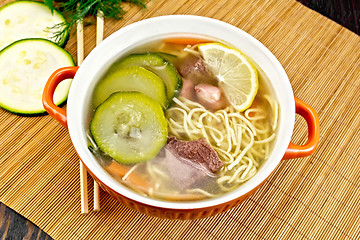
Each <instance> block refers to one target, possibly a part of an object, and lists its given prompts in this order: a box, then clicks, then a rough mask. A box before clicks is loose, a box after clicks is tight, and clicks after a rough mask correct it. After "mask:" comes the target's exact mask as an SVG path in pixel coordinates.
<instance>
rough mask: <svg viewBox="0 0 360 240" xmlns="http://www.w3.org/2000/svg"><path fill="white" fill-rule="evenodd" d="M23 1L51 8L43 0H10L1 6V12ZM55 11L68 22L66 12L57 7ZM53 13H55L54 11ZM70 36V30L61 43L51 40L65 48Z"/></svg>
mask: <svg viewBox="0 0 360 240" xmlns="http://www.w3.org/2000/svg"><path fill="white" fill-rule="evenodd" d="M21 3H30V4H39V5H41V6H42V7H45V8H47V9H49V8H48V6H46V5H45V3H43V2H38V1H34V0H18V1H14V2H10V3H8V4H6V5H4V6H2V7H0V13H1V11H2V10H4V9H5V8H7V7H9V6H12V5H15V4H21ZM49 11H51V10H50V9H49ZM53 11H54V12H56V13H57V14H59V16H61V18H62V20H63V22H65V23H66V22H67V21H66V19H65V17H64V14H62V13H61V12H60V11H58V10H57V9H55V8H54V10H53ZM53 15H54V13H53ZM69 37H70V33H69V31H66V33H65V36H64V37H63V40H62V41H61V42H59V43H57V42H54V41H51V42H53V43H55V44H57V45H59V46H60V47H62V48H64V47H65V45H66V43H67V42H68V41H69ZM27 39H33V38H27ZM19 40H22V39H19ZM19 40H18V41H19ZM8 46H10V45H8Z"/></svg>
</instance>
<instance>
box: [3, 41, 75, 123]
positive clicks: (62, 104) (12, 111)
mask: <svg viewBox="0 0 360 240" xmlns="http://www.w3.org/2000/svg"><path fill="white" fill-rule="evenodd" d="M39 40H40V41H45V42H48V43H49V44H51V45H52V46H54V47H56V48H58V49H59V50H61V51H62V52H63V53H65V54H66V55H67V56H68V58H69V60H70V62H71V65H70V66H75V61H74V59H73V58H72V56H71V54H70V53H69V52H68V51H66V50H65V49H63V48H61V47H60V46H59V45H57V44H56V43H54V42H53V41H50V40H48V39H44V38H25V39H20V40H17V41H15V42H13V43H11V44H10V45H8V46H6V47H5V48H3V49H2V50H0V56H1V54H2V53H3V52H4V51H6V49H8V48H11V47H12V46H13V45H15V44H18V43H21V42H23V41H39ZM66 101H67V96H66V97H65V98H64V99H63V100H62V101H61V102H60V103H59V104H57V106H59V107H62V106H64V105H65V104H66ZM0 107H1V108H2V109H4V110H6V111H8V112H10V113H13V114H16V115H19V116H23V117H36V116H44V115H46V114H47V112H46V111H45V110H42V111H36V112H19V111H18V110H16V109H13V108H11V107H9V106H7V105H4V104H2V103H1V102H0Z"/></svg>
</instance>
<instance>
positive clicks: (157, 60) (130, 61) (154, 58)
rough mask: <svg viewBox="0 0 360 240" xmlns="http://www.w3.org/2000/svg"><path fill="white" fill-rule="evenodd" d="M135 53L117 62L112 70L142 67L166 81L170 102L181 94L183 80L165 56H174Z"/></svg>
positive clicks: (169, 55)
mask: <svg viewBox="0 0 360 240" xmlns="http://www.w3.org/2000/svg"><path fill="white" fill-rule="evenodd" d="M160 55H161V53H151V52H147V53H135V54H131V55H129V56H127V57H125V58H123V59H121V60H119V61H118V62H116V63H115V64H114V65H113V66H112V69H117V68H124V67H129V66H140V67H143V68H146V69H147V70H149V71H152V72H153V73H155V74H157V75H158V76H159V77H160V78H161V79H162V80H164V82H165V84H166V89H167V97H168V99H169V101H171V100H172V98H173V97H174V96H176V95H178V94H179V92H180V90H181V87H182V79H181V77H180V75H179V73H178V71H177V70H176V68H175V67H174V65H173V64H171V63H170V62H169V61H167V60H166V59H165V58H164V57H163V56H166V55H167V56H168V57H171V56H173V55H171V54H166V53H163V54H162V56H160Z"/></svg>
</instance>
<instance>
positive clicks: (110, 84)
mask: <svg viewBox="0 0 360 240" xmlns="http://www.w3.org/2000/svg"><path fill="white" fill-rule="evenodd" d="M118 91H125V92H129V91H135V92H141V93H144V94H145V95H147V96H149V97H151V98H152V99H154V100H155V101H157V102H158V103H160V104H161V106H163V107H164V108H166V107H167V105H168V99H167V97H166V86H165V83H164V81H163V80H162V79H161V78H159V77H158V76H157V75H156V74H154V73H152V72H150V71H148V70H146V69H145V68H142V67H138V66H132V67H126V68H120V69H117V68H116V69H113V68H111V69H110V70H109V71H108V73H107V74H106V75H105V76H104V78H103V79H101V80H100V82H99V83H98V84H97V86H96V88H95V90H94V95H93V105H94V107H95V108H96V107H97V106H99V105H100V104H101V103H102V102H103V101H105V100H106V99H107V98H108V97H109V96H110V95H111V94H112V93H114V92H118Z"/></svg>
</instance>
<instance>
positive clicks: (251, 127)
mask: <svg viewBox="0 0 360 240" xmlns="http://www.w3.org/2000/svg"><path fill="white" fill-rule="evenodd" d="M261 100H262V101H266V102H267V104H253V106H251V107H250V108H249V109H247V110H246V111H245V112H237V111H236V110H235V109H234V108H233V107H232V106H228V107H227V108H225V109H222V110H219V111H216V112H214V113H213V112H211V111H208V110H206V109H205V108H204V107H203V106H202V105H201V104H199V103H196V102H193V101H190V100H189V99H186V98H183V97H179V98H175V99H174V102H175V103H176V106H175V107H172V108H170V109H168V110H167V111H166V116H167V120H168V126H169V134H170V135H173V136H175V137H177V138H179V139H185V140H196V139H199V138H205V139H206V140H207V141H208V142H209V143H210V144H211V146H212V147H213V148H214V149H215V151H216V152H217V153H218V155H219V157H220V159H221V160H222V161H223V163H224V165H223V167H222V168H221V169H220V171H219V173H218V176H219V177H218V179H217V180H216V181H217V184H218V185H219V187H220V188H221V189H222V190H224V191H230V190H232V189H234V188H236V187H237V186H238V185H239V183H242V182H245V181H247V180H248V179H250V178H251V177H253V176H254V175H255V174H256V173H257V171H258V167H259V165H260V163H261V162H262V161H265V160H266V159H268V157H269V155H270V149H271V146H270V145H271V143H272V140H273V139H274V138H275V133H274V130H275V129H276V126H277V116H278V106H277V103H276V101H275V100H273V99H272V98H271V97H270V96H268V95H264V97H263V99H261ZM261 100H260V101H261ZM266 107H269V109H271V111H270V114H269V115H270V116H273V120H269V116H268V115H267V114H266V113H267V112H268V110H267V109H265V108H266ZM192 191H197V192H199V193H202V194H205V195H208V194H210V193H204V192H205V191H204V190H201V191H198V190H192Z"/></svg>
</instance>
